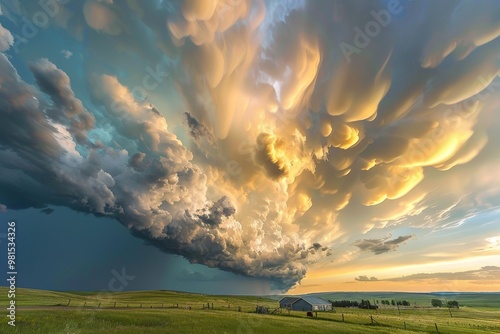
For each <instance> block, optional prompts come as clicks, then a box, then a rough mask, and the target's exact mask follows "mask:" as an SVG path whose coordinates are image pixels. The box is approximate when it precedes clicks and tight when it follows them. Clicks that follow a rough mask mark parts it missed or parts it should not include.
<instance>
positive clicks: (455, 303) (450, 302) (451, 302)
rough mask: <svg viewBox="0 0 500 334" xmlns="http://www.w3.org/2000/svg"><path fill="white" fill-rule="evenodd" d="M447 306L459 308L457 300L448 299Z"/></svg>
mask: <svg viewBox="0 0 500 334" xmlns="http://www.w3.org/2000/svg"><path fill="white" fill-rule="evenodd" d="M448 307H449V308H459V307H458V302H457V301H456V300H450V301H448Z"/></svg>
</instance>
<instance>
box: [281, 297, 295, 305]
mask: <svg viewBox="0 0 500 334" xmlns="http://www.w3.org/2000/svg"><path fill="white" fill-rule="evenodd" d="M299 299H300V298H299V297H283V298H281V299H280V300H279V303H281V302H282V301H284V302H285V303H287V302H288V303H290V304H293V303H295V302H296V301H297V300H299Z"/></svg>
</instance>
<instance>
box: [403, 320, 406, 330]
mask: <svg viewBox="0 0 500 334" xmlns="http://www.w3.org/2000/svg"><path fill="white" fill-rule="evenodd" d="M403 325H404V327H405V329H406V321H405V322H403Z"/></svg>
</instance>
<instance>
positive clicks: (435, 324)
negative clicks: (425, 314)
mask: <svg viewBox="0 0 500 334" xmlns="http://www.w3.org/2000/svg"><path fill="white" fill-rule="evenodd" d="M434 326H436V332H438V334H439V329H438V324H437V323H436V322H435V323H434Z"/></svg>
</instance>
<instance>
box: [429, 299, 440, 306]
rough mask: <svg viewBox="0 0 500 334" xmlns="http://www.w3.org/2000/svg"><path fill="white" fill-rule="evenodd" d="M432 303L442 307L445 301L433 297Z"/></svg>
mask: <svg viewBox="0 0 500 334" xmlns="http://www.w3.org/2000/svg"><path fill="white" fill-rule="evenodd" d="M431 305H432V306H433V307H442V306H443V301H442V300H440V299H433V300H431Z"/></svg>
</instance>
